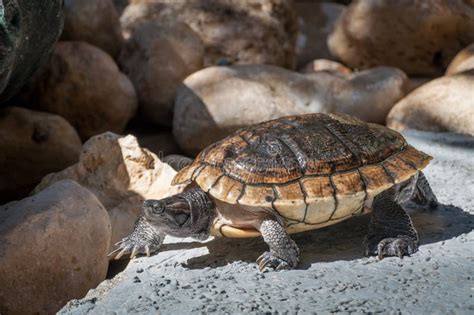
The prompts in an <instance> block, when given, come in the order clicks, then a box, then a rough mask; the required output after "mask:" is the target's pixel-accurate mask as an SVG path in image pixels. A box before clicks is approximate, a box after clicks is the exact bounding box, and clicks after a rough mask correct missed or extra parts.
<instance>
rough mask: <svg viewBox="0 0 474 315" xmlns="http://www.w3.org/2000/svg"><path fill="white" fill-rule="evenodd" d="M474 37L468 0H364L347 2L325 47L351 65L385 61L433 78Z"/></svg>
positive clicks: (473, 8)
mask: <svg viewBox="0 0 474 315" xmlns="http://www.w3.org/2000/svg"><path fill="white" fill-rule="evenodd" d="M473 41H474V2H473V1H461V0H454V1H453V0H432V1H429V4H428V2H426V1H420V0H401V1H394V0H364V1H354V2H352V4H351V5H349V7H348V8H347V10H346V11H345V13H344V14H343V15H342V16H341V18H340V19H339V20H338V22H337V23H336V27H335V29H334V31H333V32H332V34H331V35H330V37H329V40H328V45H329V49H330V50H331V52H332V53H333V54H334V55H335V56H337V57H338V58H340V59H341V60H342V61H343V62H344V63H345V64H347V65H348V66H350V67H351V68H362V69H365V68H370V67H374V66H378V65H387V66H394V67H397V68H400V69H402V70H403V71H405V72H406V73H407V74H410V75H421V76H432V75H440V74H442V73H443V72H444V70H445V69H446V67H447V66H448V64H449V62H450V61H451V59H452V58H453V57H454V56H455V55H456V53H457V52H458V51H459V50H461V49H463V48H464V47H465V46H466V45H467V44H469V43H472V42H473Z"/></svg>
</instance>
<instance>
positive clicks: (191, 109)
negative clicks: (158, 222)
mask: <svg viewBox="0 0 474 315" xmlns="http://www.w3.org/2000/svg"><path fill="white" fill-rule="evenodd" d="M406 81H407V78H406V75H405V74H404V73H403V72H402V71H400V70H398V69H394V68H388V67H380V68H375V69H372V70H368V71H362V72H359V73H354V74H352V75H347V76H341V75H339V74H331V73H329V72H319V73H315V74H308V75H303V74H300V73H296V72H291V71H288V70H286V69H283V68H279V67H275V66H270V65H239V66H232V67H209V68H206V69H203V70H201V71H198V72H196V73H194V74H192V75H190V76H189V77H187V78H186V80H185V81H184V85H183V86H182V87H181V88H180V90H179V91H178V94H177V97H176V104H175V115H174V118H173V133H174V135H175V138H176V140H177V141H178V144H179V145H180V147H181V148H182V149H183V150H184V151H185V152H186V153H189V154H195V153H197V152H199V151H200V150H201V149H203V148H204V147H206V146H207V145H209V144H211V143H212V142H214V141H216V140H218V139H221V138H223V137H225V136H226V135H228V134H229V133H231V132H232V131H235V130H237V129H238V128H241V127H245V126H249V125H251V124H255V123H258V122H261V121H265V120H269V119H275V118H278V117H281V116H286V115H296V114H304V113H314V112H321V113H327V112H333V111H341V112H346V113H350V114H353V115H355V116H357V117H360V118H362V119H366V120H369V121H373V122H383V121H384V120H385V116H386V114H387V112H388V111H389V110H390V108H391V107H392V106H393V105H394V104H395V103H396V102H397V101H398V100H399V99H401V98H402V97H403V96H404V86H405V83H406Z"/></svg>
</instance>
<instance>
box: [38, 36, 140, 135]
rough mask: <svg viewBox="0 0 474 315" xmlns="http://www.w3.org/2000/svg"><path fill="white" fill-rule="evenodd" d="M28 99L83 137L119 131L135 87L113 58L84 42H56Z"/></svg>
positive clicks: (132, 104)
mask: <svg viewBox="0 0 474 315" xmlns="http://www.w3.org/2000/svg"><path fill="white" fill-rule="evenodd" d="M31 100H32V101H35V104H37V107H38V108H39V109H41V110H44V111H47V112H51V113H56V114H59V115H61V116H63V117H64V118H66V119H67V120H68V121H69V122H70V123H71V124H72V125H73V126H74V127H76V129H77V131H78V132H79V135H80V136H81V138H82V139H83V140H87V139H88V138H89V137H91V136H93V135H96V134H99V133H102V132H105V131H113V132H117V133H120V132H122V131H123V129H124V127H125V125H126V124H127V122H128V121H129V119H130V118H131V117H132V116H133V115H134V113H135V111H136V108H137V97H136V94H135V89H134V88H133V85H132V83H131V82H130V80H129V79H128V78H127V77H126V76H125V75H124V74H123V73H121V72H120V71H119V69H118V67H117V65H116V64H115V62H114V61H113V59H112V58H111V57H110V56H109V55H108V54H107V53H105V52H104V51H102V50H101V49H99V48H97V47H94V46H92V45H90V44H87V43H85V42H59V43H58V44H57V45H56V47H55V49H54V51H53V54H52V56H51V58H50V61H49V63H48V65H47V67H46V68H45V70H44V73H43V74H42V75H41V76H40V77H39V78H38V79H37V83H36V85H35V88H34V91H33V92H32V96H31Z"/></svg>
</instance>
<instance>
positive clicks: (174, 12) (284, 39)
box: [120, 0, 297, 68]
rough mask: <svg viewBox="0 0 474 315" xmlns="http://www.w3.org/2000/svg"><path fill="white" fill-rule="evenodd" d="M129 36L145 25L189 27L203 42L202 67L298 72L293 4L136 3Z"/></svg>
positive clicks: (244, 0) (127, 21)
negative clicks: (264, 67) (176, 23)
mask: <svg viewBox="0 0 474 315" xmlns="http://www.w3.org/2000/svg"><path fill="white" fill-rule="evenodd" d="M120 20H121V22H122V28H123V29H124V32H125V36H127V35H128V34H129V32H130V31H132V30H133V29H134V28H136V27H137V26H138V25H140V24H141V23H143V22H145V21H149V20H154V21H158V22H163V21H166V20H172V21H179V22H184V23H186V24H188V25H189V26H190V27H191V28H192V29H193V30H194V31H195V32H196V33H197V34H199V36H200V37H201V39H202V40H203V42H204V44H205V48H206V54H205V60H204V64H205V65H206V66H209V65H216V64H233V63H237V64H263V63H264V64H275V65H280V66H283V67H288V68H293V67H294V66H295V42H296V34H297V19H296V14H295V12H294V9H293V3H292V1H291V0H220V1H208V0H194V1H175V0H155V1H147V0H132V1H131V4H130V5H129V6H128V7H127V8H126V9H125V11H124V12H123V14H122V16H121V18H120Z"/></svg>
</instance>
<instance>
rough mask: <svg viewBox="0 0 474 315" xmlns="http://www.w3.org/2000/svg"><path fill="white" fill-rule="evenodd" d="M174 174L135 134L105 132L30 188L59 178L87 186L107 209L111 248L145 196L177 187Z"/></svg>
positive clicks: (157, 195)
mask: <svg viewBox="0 0 474 315" xmlns="http://www.w3.org/2000/svg"><path fill="white" fill-rule="evenodd" d="M175 174H176V172H175V171H174V170H173V169H172V168H171V167H170V166H169V165H167V164H164V163H163V162H161V161H160V160H159V159H158V158H157V156H156V155H155V154H153V153H151V152H150V151H148V150H146V149H142V148H141V147H140V146H139V145H138V143H137V139H136V138H135V137H133V136H131V135H128V136H125V137H122V136H119V135H116V134H113V133H110V132H107V133H104V134H101V135H98V136H95V137H92V138H91V139H90V140H89V141H87V142H86V143H85V144H84V146H83V148H82V152H81V156H80V160H79V162H78V163H77V164H75V165H72V166H70V167H68V168H66V169H65V170H63V171H61V172H59V173H53V174H50V175H48V176H46V177H45V178H43V180H42V181H41V183H40V184H39V185H38V186H37V187H36V188H35V190H34V192H35V193H38V192H40V191H41V190H43V189H45V188H47V187H49V186H51V185H52V184H53V183H55V182H57V181H60V180H63V179H72V180H74V181H76V182H78V183H79V184H81V185H82V186H83V187H85V188H87V189H89V191H91V192H92V193H94V194H95V195H96V196H97V198H98V199H99V200H100V202H101V203H102V204H103V205H104V206H105V208H106V209H107V211H108V213H109V216H110V219H111V222H112V241H111V245H112V246H111V249H112V248H113V244H115V243H116V242H118V241H119V240H121V239H122V238H123V237H125V236H127V235H129V234H130V233H131V232H132V230H133V225H134V223H135V220H136V219H137V217H138V215H139V214H140V212H141V205H142V203H143V201H144V200H145V199H151V198H153V199H160V198H164V197H167V196H169V195H172V194H175V193H177V192H178V191H179V189H180V187H179V186H171V180H172V179H173V177H174V175H175Z"/></svg>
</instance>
